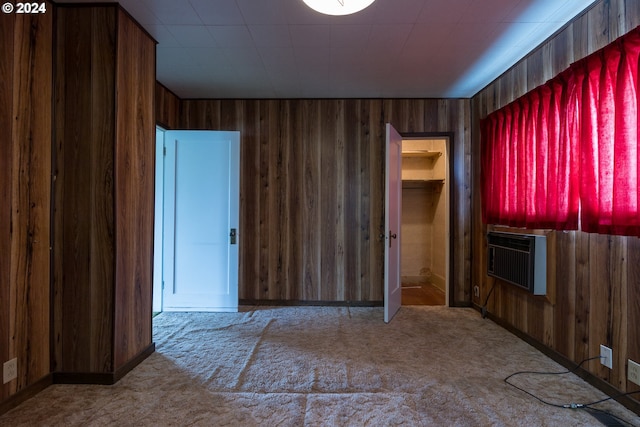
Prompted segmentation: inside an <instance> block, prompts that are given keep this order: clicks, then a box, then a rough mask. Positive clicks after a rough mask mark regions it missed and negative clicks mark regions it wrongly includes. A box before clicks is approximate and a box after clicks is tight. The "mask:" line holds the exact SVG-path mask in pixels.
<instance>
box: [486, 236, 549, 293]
mask: <svg viewBox="0 0 640 427" xmlns="http://www.w3.org/2000/svg"><path fill="white" fill-rule="evenodd" d="M487 241H488V249H489V254H488V255H489V256H488V257H487V272H488V274H489V275H490V276H493V277H496V278H498V279H501V280H504V281H506V282H509V283H511V284H514V285H516V286H519V287H521V288H524V289H526V290H527V291H529V292H531V293H533V294H535V295H544V294H546V287H547V242H546V237H545V236H538V235H531V234H513V233H496V232H490V233H489V234H488V235H487Z"/></svg>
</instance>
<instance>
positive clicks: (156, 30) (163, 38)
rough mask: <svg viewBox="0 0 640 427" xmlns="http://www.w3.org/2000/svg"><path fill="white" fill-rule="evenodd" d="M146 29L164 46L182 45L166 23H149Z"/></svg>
mask: <svg viewBox="0 0 640 427" xmlns="http://www.w3.org/2000/svg"><path fill="white" fill-rule="evenodd" d="M145 29H146V30H147V31H148V32H149V34H151V36H152V37H153V38H154V39H155V40H156V41H157V42H158V44H160V45H161V46H162V47H177V46H180V45H179V44H178V41H177V40H176V39H175V37H173V34H171V32H170V31H169V30H168V29H167V27H166V26H165V25H147V26H146V27H145Z"/></svg>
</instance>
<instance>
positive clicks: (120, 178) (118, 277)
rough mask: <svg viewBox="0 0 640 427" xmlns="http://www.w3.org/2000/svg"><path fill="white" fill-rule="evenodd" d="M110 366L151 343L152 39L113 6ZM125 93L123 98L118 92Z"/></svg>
mask: <svg viewBox="0 0 640 427" xmlns="http://www.w3.org/2000/svg"><path fill="white" fill-rule="evenodd" d="M117 35H118V38H117V40H118V48H117V67H116V74H115V75H116V88H115V92H116V93H117V94H118V98H117V99H118V102H117V105H116V116H115V119H116V122H115V125H116V126H115V129H116V139H115V167H114V188H115V206H114V207H115V215H116V218H115V224H116V233H115V237H116V239H115V253H116V264H115V267H116V268H115V324H114V333H115V339H114V367H115V370H116V371H117V370H119V369H122V368H123V367H124V366H125V365H126V364H127V363H128V362H129V361H131V360H133V359H134V358H135V357H136V356H137V355H138V354H140V353H141V352H143V351H145V349H147V348H148V347H149V346H150V345H151V343H152V336H151V335H152V326H151V308H152V295H153V233H154V207H155V203H154V202H155V138H156V131H155V114H154V106H155V102H154V100H155V84H156V82H155V69H156V46H155V41H154V40H153V39H152V38H151V37H150V36H149V35H148V34H147V33H146V32H145V31H143V30H142V29H141V28H140V27H139V26H138V24H137V23H135V22H134V21H133V20H131V19H130V18H129V16H128V15H127V14H126V13H125V12H124V11H123V10H122V9H118V33H117ZM123 94H126V96H122V95H123Z"/></svg>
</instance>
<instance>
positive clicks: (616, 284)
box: [609, 236, 636, 389]
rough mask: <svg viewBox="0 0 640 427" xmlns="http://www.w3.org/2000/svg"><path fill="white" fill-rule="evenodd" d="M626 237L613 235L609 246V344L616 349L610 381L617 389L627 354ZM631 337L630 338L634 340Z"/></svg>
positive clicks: (621, 383) (623, 375)
mask: <svg viewBox="0 0 640 427" xmlns="http://www.w3.org/2000/svg"><path fill="white" fill-rule="evenodd" d="M628 240H629V238H628V237H624V236H615V237H613V241H612V246H611V261H610V262H611V277H610V279H609V281H610V283H611V285H612V286H611V298H610V302H609V304H610V312H611V322H610V330H611V343H612V344H611V345H612V348H616V349H617V351H616V352H615V353H614V355H613V359H614V360H613V370H612V372H611V383H612V384H613V386H614V387H616V388H618V389H624V387H626V382H627V372H626V369H625V365H626V362H627V354H626V352H625V351H623V349H626V348H627V339H628V337H627V325H628V323H627V322H628V301H627V278H628V272H627V260H628V255H627V254H628V249H627V241H628ZM635 339H636V338H635V337H632V338H631V340H635Z"/></svg>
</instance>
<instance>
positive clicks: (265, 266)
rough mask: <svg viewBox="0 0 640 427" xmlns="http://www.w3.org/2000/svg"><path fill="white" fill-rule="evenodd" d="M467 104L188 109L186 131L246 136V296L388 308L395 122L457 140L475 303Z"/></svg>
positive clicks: (200, 105)
mask: <svg viewBox="0 0 640 427" xmlns="http://www.w3.org/2000/svg"><path fill="white" fill-rule="evenodd" d="M239 105H242V107H241V108H240V107H238V106H239ZM469 106H470V103H469V101H468V100H452V101H443V100H376V99H367V100H358V99H350V100H244V101H240V100H238V101H231V100H225V101H216V100H185V101H182V103H181V112H182V113H181V122H180V127H181V128H191V129H211V130H220V129H227V130H231V129H235V130H240V131H241V139H242V145H243V148H242V150H243V151H242V159H241V164H242V166H241V168H242V174H241V175H242V181H241V195H240V197H241V223H242V228H243V229H242V231H241V232H242V233H244V235H245V236H246V235H247V233H250V235H251V236H255V237H254V238H253V239H251V241H248V240H247V239H245V240H243V241H242V244H241V246H240V253H241V264H240V272H241V273H240V277H241V280H240V281H241V283H240V285H239V296H240V299H241V300H255V299H258V300H276V301H280V300H288V301H300V300H302V301H354V302H376V303H378V302H381V301H382V298H383V289H382V277H383V258H382V256H383V250H384V247H383V242H382V241H381V240H380V239H379V237H378V236H379V234H380V233H381V232H382V231H383V229H382V227H383V223H384V206H383V202H384V197H383V195H384V172H383V171H384V137H385V130H384V124H385V123H386V122H387V121H389V120H396V121H397V122H399V123H401V124H403V125H402V126H407V127H408V129H409V130H411V131H416V132H426V131H427V129H435V130H436V131H439V132H451V131H453V132H454V134H455V137H454V141H453V142H452V143H453V144H455V145H456V148H455V149H454V152H458V153H460V155H459V161H458V166H457V167H459V168H464V169H467V171H462V172H461V173H459V174H458V175H459V176H460V177H461V179H459V180H458V181H456V183H455V186H456V187H457V186H458V185H459V186H460V189H457V188H456V189H454V190H453V194H458V195H459V196H456V197H457V198H456V200H457V205H456V206H457V208H456V209H455V210H456V215H457V217H456V218H459V224H458V223H457V221H458V220H456V224H455V227H456V230H458V231H456V236H457V237H456V238H457V239H460V243H459V244H458V243H456V245H455V251H454V252H455V254H456V255H455V256H456V257H460V258H461V259H460V261H458V262H456V263H455V265H457V266H458V269H457V270H456V273H455V274H454V278H453V280H454V281H455V284H456V286H458V287H457V288H456V289H457V290H456V291H455V292H454V294H455V295H458V297H456V300H457V301H464V298H467V299H468V298H470V297H469V295H470V288H469V280H470V272H469V269H470V259H471V257H470V252H471V243H470V228H471V220H470V218H471V216H470V203H471V184H470V180H471V175H470V173H471V172H470V170H469V169H470V163H471V147H470V141H471V137H470V135H469V128H470V123H471V119H470V117H469V116H470V115H469V114H468V109H469ZM230 110H234V111H236V112H235V113H230ZM238 111H241V113H238ZM427 111H428V112H429V114H427ZM393 117H395V119H393ZM403 131H405V132H406V131H408V130H405V129H403ZM453 226H454V224H452V227H453Z"/></svg>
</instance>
